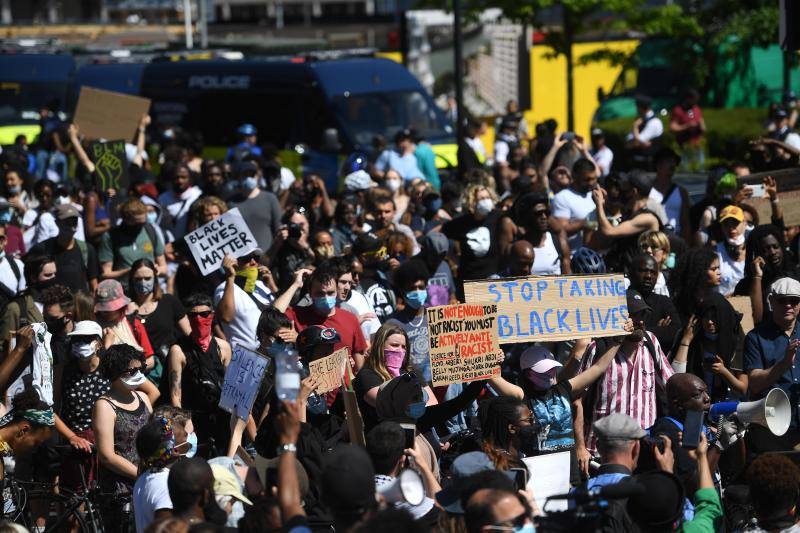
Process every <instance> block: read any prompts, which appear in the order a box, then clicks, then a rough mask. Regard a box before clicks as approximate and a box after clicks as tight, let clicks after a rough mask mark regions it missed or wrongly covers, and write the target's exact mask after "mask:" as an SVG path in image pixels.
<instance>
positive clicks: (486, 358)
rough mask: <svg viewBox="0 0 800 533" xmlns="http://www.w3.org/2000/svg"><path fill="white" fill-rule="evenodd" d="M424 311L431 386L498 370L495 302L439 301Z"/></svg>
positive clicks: (474, 379)
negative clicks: (487, 303)
mask: <svg viewBox="0 0 800 533" xmlns="http://www.w3.org/2000/svg"><path fill="white" fill-rule="evenodd" d="M425 313H427V317H428V331H429V332H430V335H429V336H428V339H429V340H428V342H429V343H430V359H431V379H432V381H433V385H434V386H436V387H438V386H439V385H449V384H450V383H463V382H465V381H477V380H479V379H488V378H491V377H492V376H496V375H498V374H499V373H500V365H499V363H498V361H499V355H500V354H502V350H501V349H500V346H499V345H498V344H497V336H496V334H495V331H496V325H495V322H496V321H497V306H496V305H469V304H455V305H443V306H440V307H430V308H428V309H426V310H425Z"/></svg>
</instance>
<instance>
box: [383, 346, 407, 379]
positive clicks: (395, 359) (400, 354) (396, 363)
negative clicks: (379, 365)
mask: <svg viewBox="0 0 800 533" xmlns="http://www.w3.org/2000/svg"><path fill="white" fill-rule="evenodd" d="M383 356H384V357H385V358H386V370H388V371H389V374H391V375H392V377H394V378H396V377H397V376H399V375H400V367H402V366H403V360H405V358H406V351H405V350H384V351H383Z"/></svg>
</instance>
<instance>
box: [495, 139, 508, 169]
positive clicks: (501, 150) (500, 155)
mask: <svg viewBox="0 0 800 533" xmlns="http://www.w3.org/2000/svg"><path fill="white" fill-rule="evenodd" d="M510 151H511V147H510V146H508V143H507V142H506V141H502V140H500V141H497V142H496V143H494V160H495V161H496V162H498V163H505V162H507V161H508V153H509V152H510Z"/></svg>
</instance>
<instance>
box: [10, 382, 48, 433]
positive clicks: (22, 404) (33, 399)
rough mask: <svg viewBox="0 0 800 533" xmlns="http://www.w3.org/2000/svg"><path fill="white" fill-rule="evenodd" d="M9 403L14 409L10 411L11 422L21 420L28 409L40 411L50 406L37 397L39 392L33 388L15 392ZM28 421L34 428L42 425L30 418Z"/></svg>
mask: <svg viewBox="0 0 800 533" xmlns="http://www.w3.org/2000/svg"><path fill="white" fill-rule="evenodd" d="M11 404H12V405H13V406H14V410H13V411H12V422H16V421H17V420H22V419H23V418H24V417H23V413H24V412H25V411H27V410H29V409H37V410H40V411H46V410H47V409H50V406H49V405H48V404H47V402H45V401H43V400H42V399H41V398H40V397H39V393H38V392H36V390H35V389H33V388H25V389H23V390H22V391H20V392H18V393H17V394H15V395H14V399H13V400H11ZM26 420H28V419H26ZM28 422H29V423H30V424H31V426H33V427H34V428H37V427H44V426H43V425H42V424H37V423H35V422H32V421H30V420H28Z"/></svg>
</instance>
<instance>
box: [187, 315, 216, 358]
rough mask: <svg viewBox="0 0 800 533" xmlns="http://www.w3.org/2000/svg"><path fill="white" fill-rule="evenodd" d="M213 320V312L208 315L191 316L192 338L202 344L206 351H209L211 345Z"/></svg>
mask: <svg viewBox="0 0 800 533" xmlns="http://www.w3.org/2000/svg"><path fill="white" fill-rule="evenodd" d="M213 322H214V315H213V313H212V314H209V315H208V316H206V317H203V316H200V315H195V316H190V317H189V325H190V326H191V327H192V339H194V340H195V342H196V343H197V344H199V345H200V347H201V348H202V349H203V351H204V352H207V351H208V347H209V346H210V345H211V324H213Z"/></svg>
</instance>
